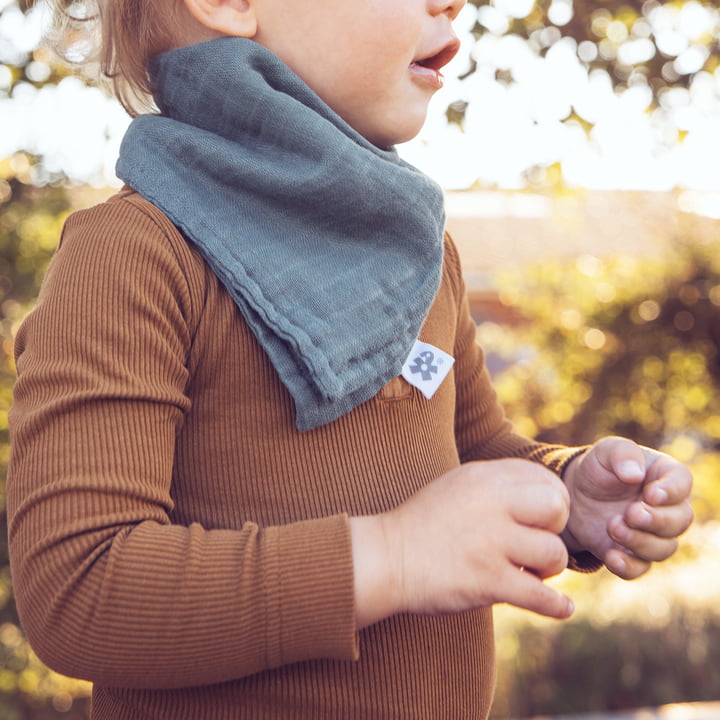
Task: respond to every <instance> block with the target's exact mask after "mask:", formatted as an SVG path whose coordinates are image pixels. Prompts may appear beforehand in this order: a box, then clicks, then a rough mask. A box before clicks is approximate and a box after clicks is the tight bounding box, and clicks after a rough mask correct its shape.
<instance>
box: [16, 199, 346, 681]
mask: <svg viewBox="0 0 720 720" xmlns="http://www.w3.org/2000/svg"><path fill="white" fill-rule="evenodd" d="M118 208H119V204H118V203H108V204H106V205H105V206H103V207H102V208H101V209H100V210H97V209H96V210H94V211H93V212H92V213H78V214H76V215H75V216H73V217H72V218H71V220H70V221H69V222H68V224H67V226H66V229H65V231H64V235H63V239H62V242H61V245H60V247H59V250H58V252H57V253H56V256H55V258H54V259H53V261H52V263H51V266H50V269H49V271H48V274H47V276H46V280H45V283H44V285H43V288H42V291H41V295H40V298H39V301H38V305H37V307H36V309H35V310H34V311H33V312H32V313H31V315H30V316H29V317H28V319H27V320H26V322H25V323H24V324H23V326H22V328H21V330H20V332H19V334H18V337H17V345H16V355H17V368H18V377H19V379H18V382H17V385H16V389H15V398H14V404H13V408H12V413H11V419H10V421H11V433H12V457H11V462H10V469H9V476H8V483H7V489H8V516H9V521H10V553H11V563H12V573H13V580H14V584H15V590H16V597H17V604H18V609H19V612H20V616H21V619H22V622H23V626H24V628H25V630H26V632H27V634H28V636H29V639H30V640H31V643H32V645H33V647H34V649H35V650H36V651H37V653H38V655H39V656H40V657H41V658H42V659H43V660H44V661H45V662H46V663H47V664H48V665H50V666H51V667H53V668H54V669H56V670H58V671H60V672H62V673H64V674H67V675H71V676H74V677H82V678H87V679H90V680H93V681H96V682H99V683H102V684H104V685H106V686H122V687H126V688H128V687H152V688H163V687H166V688H171V687H184V686H191V685H204V684H209V683H219V682H224V681H226V680H231V679H234V678H238V677H241V676H246V675H249V674H251V673H256V672H258V671H260V670H263V669H265V668H271V667H277V666H281V665H285V664H288V663H293V662H295V661H298V660H304V659H308V658H336V659H353V658H355V657H356V656H357V643H356V637H355V632H354V607H353V585H352V559H351V557H352V555H351V547H350V535H349V528H348V521H347V517H346V516H345V515H344V514H343V513H338V514H335V515H331V516H328V517H325V518H320V519H317V520H304V521H302V522H300V521H299V522H294V523H289V524H287V525H280V526H265V527H263V526H262V525H260V524H258V523H256V522H254V521H253V520H252V518H248V519H247V520H246V521H242V522H239V523H238V525H239V526H238V527H237V528H230V529H222V528H216V529H206V528H205V527H203V526H202V525H201V524H200V523H197V522H194V523H187V524H177V523H173V522H171V520H170V514H171V512H172V511H173V508H174V507H175V498H174V495H173V493H174V490H173V485H172V476H173V465H174V458H175V444H176V438H177V437H178V433H179V432H180V430H181V428H182V427H183V423H184V422H185V417H186V415H187V413H188V412H189V410H190V406H191V402H190V400H189V397H188V394H187V392H186V387H187V384H188V383H189V382H190V375H191V370H190V369H189V367H188V358H189V355H190V350H191V347H192V344H193V342H194V337H195V332H196V330H197V323H198V318H199V317H200V315H201V314H202V312H203V302H204V297H203V293H204V292H205V290H206V288H204V286H203V282H204V280H203V273H202V271H201V270H200V269H198V268H199V267H201V266H200V264H199V263H198V262H194V263H193V262H192V257H191V251H190V250H189V248H187V247H186V246H183V245H182V243H173V242H172V241H171V240H169V239H168V238H169V236H171V235H172V233H170V232H169V231H168V229H167V228H163V227H162V226H161V225H158V221H157V219H153V218H150V217H148V215H147V214H145V213H143V212H140V211H128V208H127V206H125V207H124V208H123V210H122V212H120V211H119V209H118ZM204 451H205V449H204V448H197V449H196V452H197V454H198V455H199V456H202V453H203V452H204ZM199 475H200V476H199V477H197V478H195V481H196V482H197V483H198V484H202V483H203V482H204V480H205V478H203V477H202V473H199ZM237 482H238V483H242V482H243V478H242V477H238V478H237Z"/></svg>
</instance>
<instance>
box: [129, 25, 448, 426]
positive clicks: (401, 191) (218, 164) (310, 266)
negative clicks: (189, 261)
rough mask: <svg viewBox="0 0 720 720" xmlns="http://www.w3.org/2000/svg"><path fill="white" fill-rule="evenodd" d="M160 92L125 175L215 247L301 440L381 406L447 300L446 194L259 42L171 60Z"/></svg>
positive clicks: (198, 240) (207, 46)
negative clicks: (443, 281) (368, 136)
mask: <svg viewBox="0 0 720 720" xmlns="http://www.w3.org/2000/svg"><path fill="white" fill-rule="evenodd" d="M151 78H152V82H153V87H154V93H155V101H156V103H157V105H158V107H159V108H160V110H161V113H162V114H161V115H142V116H140V117H138V118H136V119H135V120H133V122H132V123H131V125H130V127H129V129H128V131H127V133H126V135H125V138H124V140H123V143H122V146H121V149H120V157H119V160H118V164H117V174H118V176H119V177H120V178H121V179H123V180H124V181H125V182H126V183H127V184H128V185H130V186H131V187H132V188H133V189H135V190H136V191H137V192H139V193H140V194H141V195H142V196H143V197H145V198H146V199H148V200H150V201H151V202H152V203H153V204H155V205H156V206H157V207H159V208H160V209H161V210H163V211H164V212H165V213H166V215H167V216H168V217H170V219H171V220H172V221H173V222H174V223H175V225H177V226H178V227H179V228H180V229H181V230H182V232H183V233H184V234H185V235H186V236H187V237H188V238H189V239H190V240H191V241H192V242H193V243H195V244H196V245H197V247H198V248H200V250H201V252H202V254H203V256H204V258H205V260H206V261H207V262H208V263H209V265H210V267H212V269H213V270H214V272H215V273H216V274H217V275H218V277H219V278H220V279H221V281H222V282H223V284H224V285H225V287H226V288H227V290H228V292H229V293H230V295H231V296H232V298H233V300H234V301H235V302H236V303H237V305H238V307H239V308H240V310H241V312H242V313H243V316H244V317H245V320H246V321H247V322H248V324H249V325H250V327H251V328H252V329H253V332H254V333H255V335H256V337H257V339H258V341H259V342H260V344H261V345H262V347H263V349H264V350H265V352H267V354H268V356H269V357H270V359H271V361H272V363H273V365H274V367H275V369H276V370H277V372H278V374H279V376H280V378H281V379H282V381H283V383H284V384H285V385H286V387H287V388H288V389H289V391H290V393H291V394H292V396H293V398H294V400H295V405H296V422H297V426H298V427H299V428H300V429H311V428H313V427H317V426H319V425H322V424H325V423H327V422H331V421H332V420H334V419H336V418H337V417H339V416H341V415H342V414H344V413H346V412H348V411H349V410H351V409H352V408H353V407H355V406H357V405H358V404H360V403H362V402H364V401H366V400H368V399H370V398H371V397H373V395H375V394H376V393H377V391H378V390H379V389H380V388H381V387H383V385H385V384H386V383H387V382H388V381H389V380H390V378H392V377H395V376H396V375H398V374H399V373H400V370H401V368H402V365H403V363H404V361H405V360H406V359H407V356H408V353H409V352H410V350H411V348H412V344H413V342H414V340H415V339H416V338H417V334H418V332H419V330H420V326H421V325H422V322H423V320H424V319H425V316H426V314H427V311H428V308H429V307H430V304H431V302H432V299H433V297H434V296H435V293H436V291H437V288H438V284H439V281H440V267H441V263H442V236H443V229H444V223H445V214H444V209H443V194H442V191H441V189H440V188H439V186H438V185H437V184H436V183H435V182H434V181H432V180H431V179H430V178H428V177H427V176H425V175H424V174H423V173H421V172H420V171H419V170H417V169H416V168H414V167H412V166H411V165H409V164H408V163H406V162H405V161H403V160H402V159H401V158H400V157H399V156H398V154H397V152H396V151H395V150H394V149H392V148H389V149H381V148H377V147H375V146H374V145H372V144H371V143H369V142H368V141H367V140H365V138H363V137H362V136H361V135H359V134H358V133H357V132H355V130H353V129H352V128H351V127H350V126H349V125H348V124H347V123H346V122H345V121H344V120H342V118H340V117H339V116H338V115H337V114H336V113H335V112H333V110H331V109H330V108H329V107H328V106H327V105H326V104H325V103H324V102H323V101H322V100H321V99H320V98H319V97H318V96H317V95H316V93H315V92H314V91H312V90H311V89H310V88H309V87H308V86H307V85H306V84H305V83H304V82H303V81H302V80H301V79H300V78H298V77H297V75H295V74H294V73H293V72H292V71H291V70H290V69H289V68H288V67H287V66H286V65H284V64H283V63H282V62H281V61H280V60H279V59H278V58H277V57H276V56H275V55H273V54H272V53H271V52H270V51H269V50H266V49H265V48H264V47H262V46H261V45H258V44H257V43H255V42H253V41H251V40H247V39H244V38H220V39H217V40H211V41H208V42H205V43H199V44H196V45H192V46H189V47H185V48H181V49H177V50H172V51H170V52H167V53H164V54H162V55H160V56H159V57H157V58H155V59H154V61H153V62H152V65H151Z"/></svg>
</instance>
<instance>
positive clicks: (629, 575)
mask: <svg viewBox="0 0 720 720" xmlns="http://www.w3.org/2000/svg"><path fill="white" fill-rule="evenodd" d="M604 563H605V567H606V568H607V569H608V570H609V571H610V572H611V573H613V574H614V575H617V576H618V577H620V578H622V579H623V580H634V579H635V578H639V577H640V576H641V575H644V574H645V573H646V572H647V571H648V570H649V569H650V567H651V565H652V563H650V562H648V561H647V560H642V559H641V558H638V557H634V556H633V555H629V554H628V553H626V552H623V551H622V550H618V549H617V548H613V549H612V550H608V551H607V553H606V554H605V558H604Z"/></svg>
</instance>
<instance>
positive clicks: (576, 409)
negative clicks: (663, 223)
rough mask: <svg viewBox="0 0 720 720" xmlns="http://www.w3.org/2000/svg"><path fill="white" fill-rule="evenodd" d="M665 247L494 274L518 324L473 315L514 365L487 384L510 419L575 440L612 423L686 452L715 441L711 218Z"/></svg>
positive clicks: (716, 300) (715, 277) (718, 287)
mask: <svg viewBox="0 0 720 720" xmlns="http://www.w3.org/2000/svg"><path fill="white" fill-rule="evenodd" d="M698 232H700V231H699V230H698V229H697V228H693V227H688V228H686V229H684V230H683V237H692V238H694V240H693V241H692V242H686V241H680V240H678V241H677V242H675V243H674V246H673V247H674V251H673V252H672V254H671V255H670V256H666V257H656V258H645V259H640V258H635V257H612V258H605V259H599V258H597V257H590V256H584V257H580V258H579V259H578V260H577V261H576V262H571V263H568V262H560V261H554V262H548V263H543V264H541V265H538V266H536V267H533V268H530V269H527V270H517V271H513V270H511V271H507V272H505V273H503V274H502V275H501V276H500V277H498V285H499V289H500V298H501V300H502V302H503V303H505V304H507V305H508V306H510V307H511V308H513V309H514V311H515V313H516V314H517V316H518V318H519V320H520V322H519V325H518V326H516V327H512V328H511V327H502V328H501V327H498V326H496V325H493V324H492V323H488V324H483V325H481V326H480V328H479V331H478V335H479V341H480V343H481V344H482V345H483V346H484V347H486V348H488V349H489V350H490V351H491V352H494V353H495V354H498V355H501V356H504V357H505V359H506V360H507V361H508V362H512V363H513V364H512V365H510V366H509V367H508V369H507V370H506V371H505V372H503V373H502V374H500V375H499V376H498V377H497V378H496V387H497V388H498V390H499V393H500V397H501V400H502V401H503V402H504V404H505V405H506V407H507V408H508V411H509V414H510V415H511V416H512V417H513V418H514V419H515V420H516V421H517V424H518V426H519V428H520V429H521V430H523V431H525V432H528V433H529V434H531V435H535V436H538V437H540V438H542V439H546V440H548V441H557V442H567V443H570V444H583V443H586V442H591V441H593V440H594V439H596V438H597V437H599V436H601V435H607V434H610V433H614V434H620V435H626V436H629V437H632V438H633V439H636V440H638V441H639V442H642V443H643V444H646V445H652V446H654V447H657V446H662V447H664V448H666V449H668V448H672V449H673V450H674V451H675V452H676V453H680V454H681V455H682V456H683V460H690V459H692V457H693V456H694V455H695V454H696V452H697V451H700V450H701V449H704V450H706V451H707V450H714V449H715V448H716V447H718V444H719V443H720V394H718V392H717V385H718V382H720V262H719V261H718V259H717V257H716V254H715V253H714V252H713V235H714V233H715V232H716V229H715V228H714V227H710V228H709V229H707V226H705V227H703V229H702V232H703V233H706V236H705V237H703V236H698V234H697V233H698Z"/></svg>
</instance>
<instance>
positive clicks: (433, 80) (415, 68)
mask: <svg viewBox="0 0 720 720" xmlns="http://www.w3.org/2000/svg"><path fill="white" fill-rule="evenodd" d="M410 72H411V73H412V74H413V77H415V78H417V79H418V80H420V81H421V82H424V83H427V84H428V85H431V86H432V87H434V88H436V89H440V88H441V87H442V86H443V76H442V74H441V73H440V71H439V70H434V69H433V68H430V67H425V66H424V65H420V64H418V63H410Z"/></svg>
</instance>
